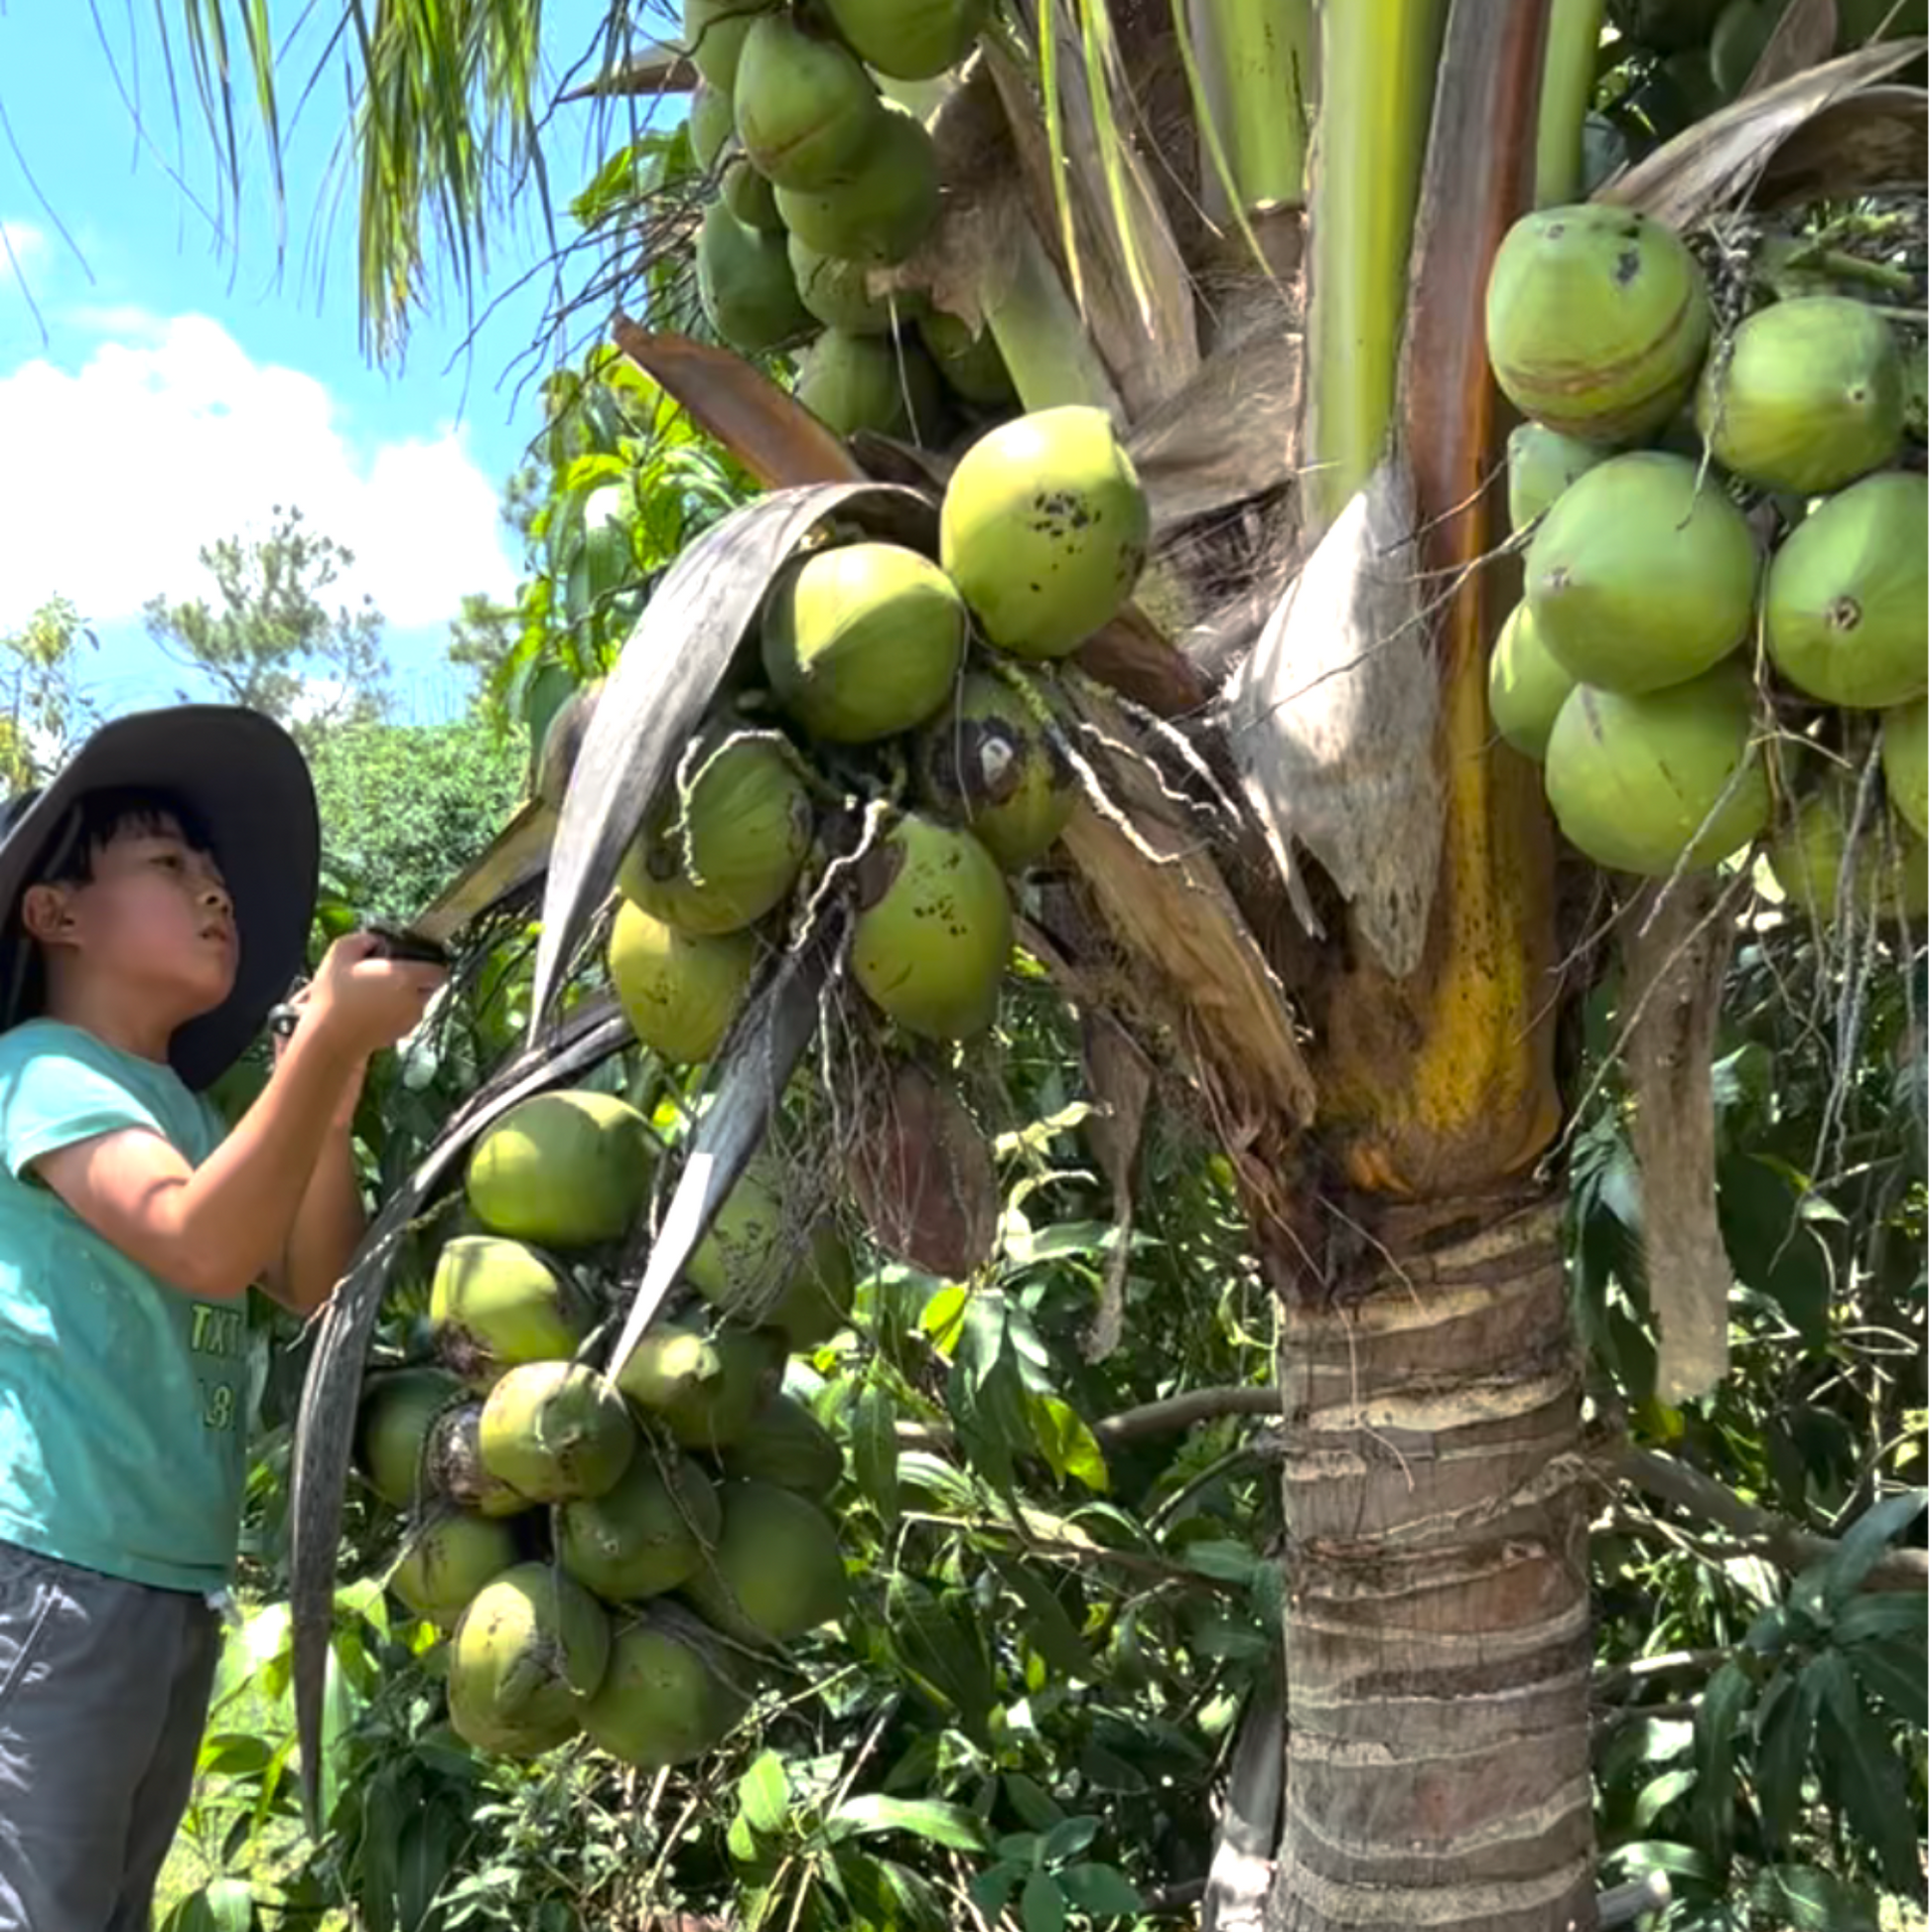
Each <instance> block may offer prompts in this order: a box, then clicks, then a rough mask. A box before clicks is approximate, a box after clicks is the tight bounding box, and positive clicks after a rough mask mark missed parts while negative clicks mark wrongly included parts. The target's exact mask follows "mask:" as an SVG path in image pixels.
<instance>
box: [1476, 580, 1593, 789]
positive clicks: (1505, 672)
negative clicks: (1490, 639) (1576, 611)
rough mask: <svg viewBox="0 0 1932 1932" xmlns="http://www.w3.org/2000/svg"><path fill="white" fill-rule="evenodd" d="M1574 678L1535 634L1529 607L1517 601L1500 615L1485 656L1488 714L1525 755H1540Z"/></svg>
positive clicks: (1498, 728)
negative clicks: (1491, 647) (1490, 648)
mask: <svg viewBox="0 0 1932 1932" xmlns="http://www.w3.org/2000/svg"><path fill="white" fill-rule="evenodd" d="M1576 683H1577V680H1576V679H1575V678H1574V677H1572V676H1571V675H1570V673H1569V672H1568V671H1566V670H1565V669H1564V667H1563V666H1562V665H1561V664H1559V663H1558V662H1557V660H1556V659H1555V657H1553V656H1552V655H1551V654H1550V650H1549V647H1548V646H1547V645H1546V644H1545V643H1544V642H1543V639H1542V638H1541V637H1540V636H1539V635H1538V634H1537V628H1536V619H1535V618H1534V617H1532V616H1531V614H1530V607H1529V606H1528V605H1527V604H1518V605H1517V607H1516V608H1515V609H1514V610H1513V611H1512V612H1510V614H1509V616H1508V617H1507V618H1505V619H1504V620H1503V627H1502V630H1501V632H1500V634H1499V635H1498V636H1497V638H1496V648H1495V651H1494V653H1493V654H1492V655H1491V657H1490V659H1489V716H1490V717H1491V718H1492V719H1494V720H1495V725H1496V729H1497V730H1498V731H1499V732H1500V733H1502V735H1503V740H1504V742H1505V743H1506V744H1509V745H1513V746H1514V747H1515V748H1516V749H1517V751H1519V752H1521V753H1522V754H1523V756H1524V757H1525V758H1528V759H1541V758H1542V756H1543V754H1544V751H1545V749H1546V748H1547V746H1548V745H1549V743H1550V727H1551V726H1552V725H1554V724H1555V723H1556V722H1557V713H1558V712H1559V711H1561V710H1562V709H1563V704H1564V700H1565V699H1566V698H1568V697H1569V695H1570V693H1571V692H1572V690H1573V689H1575V687H1576Z"/></svg>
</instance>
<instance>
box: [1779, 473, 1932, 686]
mask: <svg viewBox="0 0 1932 1932" xmlns="http://www.w3.org/2000/svg"><path fill="white" fill-rule="evenodd" d="M1764 641H1765V646H1766V648H1767V649H1768V650H1769V651H1770V654H1771V661H1772V662H1773V663H1774V664H1775V665H1776V666H1777V667H1778V669H1779V670H1780V671H1781V672H1782V673H1783V674H1784V676H1785V677H1787V678H1789V679H1790V681H1791V682H1792V683H1793V684H1795V685H1796V686H1797V687H1798V689H1799V690H1800V691H1802V692H1803V693H1804V694H1805V695H1806V696H1807V697H1808V698H1816V699H1818V700H1819V701H1820V702H1821V703H1824V704H1837V705H1850V706H1854V707H1857V708H1861V709H1863V708H1871V709H1883V708H1885V707H1889V706H1891V705H1899V704H1904V703H1905V702H1907V701H1908V700H1909V699H1912V698H1917V697H1922V696H1923V695H1924V694H1925V687H1926V662H1925V657H1926V641H1927V633H1926V481H1925V479H1924V477H1922V476H1919V475H1917V474H1916V473H1914V472H1911V471H1904V470H1893V471H1886V472H1885V473H1884V474H1883V475H1881V476H1876V477H1866V478H1865V479H1864V480H1863V482H1862V483H1853V484H1852V485H1851V486H1850V487H1849V488H1847V489H1841V490H1840V491H1839V492H1838V494H1837V495H1836V496H1831V497H1828V498H1826V500H1825V501H1824V502H1822V503H1820V504H1819V506H1818V507H1817V508H1816V509H1815V510H1813V511H1812V513H1811V514H1810V515H1809V516H1808V517H1806V518H1805V520H1804V521H1803V522H1802V523H1800V524H1799V525H1798V527H1797V528H1796V529H1795V530H1793V531H1792V532H1791V534H1790V535H1789V536H1788V537H1786V538H1785V540H1784V542H1783V543H1782V544H1780V545H1779V546H1778V551H1777V554H1776V555H1775V556H1774V557H1773V558H1772V559H1771V570H1770V575H1769V577H1768V579H1767V580H1766V583H1765V587H1764Z"/></svg>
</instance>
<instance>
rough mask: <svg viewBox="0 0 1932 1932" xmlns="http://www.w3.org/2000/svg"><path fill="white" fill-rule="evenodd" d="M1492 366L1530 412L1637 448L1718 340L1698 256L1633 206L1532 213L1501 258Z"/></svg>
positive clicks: (1492, 274)
mask: <svg viewBox="0 0 1932 1932" xmlns="http://www.w3.org/2000/svg"><path fill="white" fill-rule="evenodd" d="M1486 326H1487V331H1488V346H1489V365H1490V367H1491V368H1492V369H1493V370H1494V371H1495V375H1496V381H1497V383H1498V385H1499V386H1500V387H1501V389H1502V391H1503V393H1504V394H1505V395H1506V396H1508V398H1509V399H1510V401H1511V402H1513V403H1514V404H1515V405H1516V406H1517V408H1518V409H1520V410H1521V411H1522V412H1523V413H1524V415H1526V416H1529V417H1531V418H1533V419H1534V420H1535V421H1537V422H1539V423H1542V424H1544V425H1545V426H1546V427H1547V428H1550V429H1554V430H1561V431H1562V432H1563V433H1564V434H1565V435H1567V436H1576V437H1580V438H1582V439H1583V440H1584V441H1585V442H1587V443H1599V444H1608V445H1611V446H1617V445H1622V444H1629V443H1636V442H1641V441H1642V440H1643V439H1644V438H1645V437H1647V436H1649V435H1650V434H1651V433H1652V432H1653V431H1655V430H1658V429H1661V428H1662V427H1663V425H1664V424H1665V423H1667V422H1668V421H1669V420H1670V418H1671V417H1672V416H1674V415H1675V414H1676V413H1677V411H1678V409H1679V408H1680V407H1681V406H1682V405H1683V403H1684V402H1685V400H1686V399H1687V398H1688V397H1689V395H1690V393H1691V385H1692V384H1693V383H1694V382H1695V381H1696V380H1697V375H1698V370H1699V369H1700V367H1702V365H1703V362H1704V352H1705V349H1706V347H1707V346H1708V345H1709V344H1710V340H1711V299H1710V292H1709V289H1708V287H1707V285H1706V283H1705V278H1704V271H1703V270H1702V269H1701V268H1700V267H1699V266H1698V263H1697V258H1696V257H1695V256H1694V255H1693V254H1692V253H1691V251H1690V250H1689V249H1688V248H1687V247H1686V246H1685V245H1684V243H1683V242H1682V241H1681V240H1679V239H1678V237H1677V236H1676V235H1675V234H1674V233H1673V232H1672V231H1671V230H1670V229H1669V228H1667V227H1665V226H1664V225H1663V224H1662V223H1661V222H1659V221H1654V220H1652V219H1651V218H1650V217H1649V216H1648V215H1645V214H1639V213H1638V212H1637V211H1636V210H1635V209H1633V208H1620V207H1608V206H1605V205H1598V204H1585V205H1582V206H1578V207H1549V208H1538V209H1537V210H1536V211H1535V212H1534V213H1531V214H1526V215H1524V216H1523V218H1522V219H1521V220H1519V221H1518V222H1517V223H1516V224H1515V226H1514V227H1512V228H1511V229H1510V231H1509V232H1508V234H1506V235H1505V236H1504V237H1503V243H1502V246H1501V247H1500V248H1499V249H1497V251H1496V258H1495V261H1494V262H1493V264H1492V265H1491V267H1490V271H1489V287H1488V294H1487V303H1486Z"/></svg>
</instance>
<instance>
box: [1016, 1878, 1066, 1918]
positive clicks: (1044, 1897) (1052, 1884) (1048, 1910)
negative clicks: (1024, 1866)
mask: <svg viewBox="0 0 1932 1932" xmlns="http://www.w3.org/2000/svg"><path fill="white" fill-rule="evenodd" d="M1020 1922H1021V1924H1022V1925H1024V1926H1025V1927H1026V1932H1060V1928H1061V1927H1062V1926H1064V1925H1065V1924H1066V1895H1065V1894H1064V1893H1063V1892H1062V1891H1061V1890H1060V1887H1059V1881H1058V1880H1057V1879H1056V1878H1055V1877H1054V1876H1053V1875H1052V1873H1051V1872H1048V1871H1035V1872H1032V1873H1030V1874H1029V1875H1028V1878H1027V1882H1026V1883H1025V1884H1024V1885H1023V1886H1022V1887H1021V1888H1020Z"/></svg>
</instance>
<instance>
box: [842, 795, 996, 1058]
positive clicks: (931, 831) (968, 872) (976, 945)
mask: <svg viewBox="0 0 1932 1932" xmlns="http://www.w3.org/2000/svg"><path fill="white" fill-rule="evenodd" d="M859 901H860V904H859V914H858V917H857V918H856V919H855V920H854V921H853V926H852V971H853V975H854V977H855V978H856V979H857V980H858V982H859V985H860V987H861V988H862V989H863V990H864V991H865V993H866V994H867V996H868V997H869V998H870V999H871V1000H872V1002H873V1004H874V1005H875V1006H877V1007H878V1008H879V1010H880V1011H881V1012H882V1013H884V1014H885V1015H886V1016H887V1017H888V1018H889V1019H891V1020H895V1021H897V1023H898V1025H900V1026H901V1027H903V1028H904V1029H905V1030H906V1032H907V1033H911V1034H917V1035H920V1036H921V1037H922V1038H926V1039H971V1038H974V1037H975V1036H976V1035H979V1034H982V1033H984V1032H985V1031H986V1029H987V1028H988V1027H990V1026H991V1025H992V1024H993V1016H994V1013H995V1012H996V1011H997V1010H998V1007H999V1003H1000V984H1001V981H1002V980H1003V979H1004V978H1005V976H1006V969H1007V961H1008V958H1009V956H1010V955H1011V953H1012V951H1013V906H1012V904H1011V902H1010V901H1009V900H1008V898H1007V883H1006V880H1005V879H1004V878H1003V877H1002V875H1001V872H1000V867H999V863H998V861H997V860H995V859H994V857H993V855H992V854H991V853H990V852H988V851H987V849H986V848H985V846H983V845H981V844H980V842H979V841H978V840H977V839H976V838H974V837H973V835H972V834H971V833H970V832H963V831H961V830H959V828H958V827H956V826H952V825H944V824H941V823H940V822H939V821H938V820H937V819H933V818H927V817H923V816H921V815H920V814H917V813H912V812H908V813H907V814H906V815H905V816H904V817H903V818H901V819H900V820H899V821H898V823H897V825H895V826H894V827H893V829H892V830H891V831H890V832H889V833H888V834H887V835H886V837H885V838H884V839H882V840H881V841H880V842H879V843H878V845H876V846H875V847H874V848H873V850H872V851H871V852H870V853H868V854H867V856H866V857H865V859H864V860H862V861H861V862H860V867H859Z"/></svg>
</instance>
